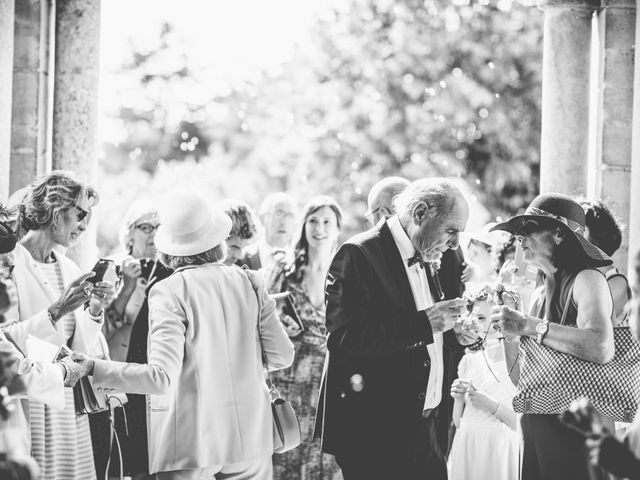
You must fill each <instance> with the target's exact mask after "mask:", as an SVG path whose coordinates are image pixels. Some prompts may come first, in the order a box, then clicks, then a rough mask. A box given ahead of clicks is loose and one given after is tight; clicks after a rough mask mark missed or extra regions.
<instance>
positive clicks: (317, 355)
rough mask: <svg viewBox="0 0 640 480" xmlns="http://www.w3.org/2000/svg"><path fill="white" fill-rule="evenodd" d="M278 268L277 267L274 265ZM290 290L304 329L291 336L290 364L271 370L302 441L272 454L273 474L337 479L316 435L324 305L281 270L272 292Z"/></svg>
mask: <svg viewBox="0 0 640 480" xmlns="http://www.w3.org/2000/svg"><path fill="white" fill-rule="evenodd" d="M274 268H278V267H274ZM284 291H289V292H291V295H292V299H293V303H294V305H295V308H296V311H297V312H298V316H299V317H300V319H301V320H302V323H303V324H304V331H303V332H302V333H301V334H300V335H299V336H297V337H294V338H292V339H291V340H292V342H293V344H294V346H295V349H296V355H295V358H294V360H293V364H292V365H291V367H289V368H286V369H284V370H279V371H277V372H273V373H272V374H271V379H272V381H273V383H274V384H275V386H276V388H277V389H278V390H279V392H280V394H281V395H282V396H283V397H284V398H286V399H287V400H289V401H290V402H291V404H292V406H293V408H294V410H295V412H296V415H297V417H298V421H299V422H300V430H301V432H302V444H301V445H300V446H298V447H297V448H295V449H293V450H290V451H289V452H286V453H283V454H277V455H274V456H273V468H274V470H273V478H274V479H277V480H338V479H342V474H341V472H340V468H339V467H338V465H337V464H336V463H335V460H334V458H333V456H331V455H327V454H323V453H322V451H321V450H320V441H319V440H318V439H315V440H314V439H313V428H314V420H315V415H316V400H317V398H318V393H319V391H320V381H321V378H322V370H323V367H324V360H325V356H326V353H327V343H326V338H327V330H326V327H325V307H324V304H323V305H321V306H315V305H313V304H312V303H311V301H310V300H309V295H308V293H307V290H306V288H305V287H304V285H303V284H302V282H301V281H296V280H295V279H294V278H293V276H292V275H290V276H288V277H286V278H285V277H284V274H281V275H280V277H279V278H278V279H277V280H276V283H275V284H274V285H272V286H271V293H276V292H284Z"/></svg>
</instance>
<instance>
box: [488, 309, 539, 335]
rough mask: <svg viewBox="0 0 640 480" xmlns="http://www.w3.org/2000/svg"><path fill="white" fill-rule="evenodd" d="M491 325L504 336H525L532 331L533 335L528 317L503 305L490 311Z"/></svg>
mask: <svg viewBox="0 0 640 480" xmlns="http://www.w3.org/2000/svg"><path fill="white" fill-rule="evenodd" d="M491 323H493V324H494V325H495V327H496V328H498V329H499V330H500V331H501V332H502V333H503V334H504V335H506V336H514V335H520V336H521V335H527V334H529V333H531V332H532V331H533V332H534V333H535V327H532V321H531V318H530V317H529V316H527V315H525V314H524V313H522V312H519V311H518V310H514V309H513V308H511V307H507V306H505V305H500V306H495V307H493V308H492V309H491Z"/></svg>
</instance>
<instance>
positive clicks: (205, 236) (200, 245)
mask: <svg viewBox="0 0 640 480" xmlns="http://www.w3.org/2000/svg"><path fill="white" fill-rule="evenodd" d="M231 227H232V221H231V218H229V216H228V215H225V214H224V213H219V212H214V213H213V214H212V215H211V217H210V218H209V221H208V222H207V223H206V224H204V225H203V226H202V227H201V228H199V229H197V230H196V231H194V232H191V233H189V234H185V235H172V234H170V232H169V231H167V229H165V228H163V226H162V224H160V226H159V227H158V232H157V233H156V237H155V244H156V247H157V248H158V250H159V251H160V252H162V253H164V254H166V255H173V256H176V257H186V256H191V255H198V254H200V253H203V252H206V251H208V250H211V249H212V248H213V247H215V246H217V245H220V244H221V243H222V242H223V241H225V240H226V239H227V237H228V236H229V233H230V232H231Z"/></svg>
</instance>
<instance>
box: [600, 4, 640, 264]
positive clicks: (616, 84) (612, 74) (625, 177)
mask: <svg viewBox="0 0 640 480" xmlns="http://www.w3.org/2000/svg"><path fill="white" fill-rule="evenodd" d="M635 29H636V0H603V1H602V9H601V10H600V12H599V13H598V37H599V52H598V66H597V68H598V79H599V80H598V85H597V88H598V96H597V98H598V101H597V105H596V108H597V123H596V130H595V132H596V164H595V171H594V172H590V173H589V174H590V175H593V179H594V186H595V192H592V193H593V194H594V196H595V197H596V198H601V199H603V200H604V201H605V202H607V204H609V205H610V206H611V207H612V209H613V211H614V212H615V213H616V214H617V216H618V217H619V218H620V219H621V220H622V222H623V223H625V224H628V223H629V199H630V194H631V191H630V187H631V182H630V175H631V143H632V138H631V137H632V133H633V131H632V126H631V125H632V120H633V70H634V43H635V35H636V32H635ZM627 253H628V235H624V236H623V242H622V245H621V247H620V249H619V250H618V252H616V255H615V258H614V261H615V262H616V265H619V266H620V267H622V268H623V269H626V266H627Z"/></svg>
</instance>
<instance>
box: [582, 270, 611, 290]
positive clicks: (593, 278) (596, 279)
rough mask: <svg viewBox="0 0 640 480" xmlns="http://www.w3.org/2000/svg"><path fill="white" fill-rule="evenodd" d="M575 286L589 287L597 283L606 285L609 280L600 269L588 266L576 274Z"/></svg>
mask: <svg viewBox="0 0 640 480" xmlns="http://www.w3.org/2000/svg"><path fill="white" fill-rule="evenodd" d="M574 285H575V288H589V287H593V286H596V285H601V286H606V285H607V281H606V279H605V278H604V275H603V274H602V272H600V271H599V270H596V269H593V268H588V269H585V270H581V271H579V272H578V273H577V274H576V279H575V282H574Z"/></svg>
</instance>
